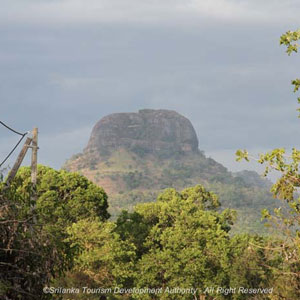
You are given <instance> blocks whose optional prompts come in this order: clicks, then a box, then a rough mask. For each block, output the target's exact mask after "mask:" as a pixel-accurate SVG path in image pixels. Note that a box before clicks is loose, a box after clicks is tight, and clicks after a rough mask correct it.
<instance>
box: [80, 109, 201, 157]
mask: <svg viewBox="0 0 300 300" xmlns="http://www.w3.org/2000/svg"><path fill="white" fill-rule="evenodd" d="M121 148H123V149H127V150H129V151H132V152H134V153H137V154H140V155H144V154H152V155H155V156H158V157H171V156H172V155H176V154H184V153H197V152H198V139H197V135H196V132H195V130H194V128H193V126H192V124H191V122H190V121H189V120H188V119H187V118H185V117H183V116H182V115H180V114H178V113H177V112H175V111H170V110H153V109H144V110H140V111H139V112H138V113H117V114H111V115H108V116H106V117H104V118H103V119H101V120H100V121H99V122H98V123H97V124H96V125H95V126H94V128H93V131H92V134H91V137H90V140H89V143H88V146H87V148H86V149H85V152H86V153H95V152H96V153H100V154H104V155H105V154H108V153H113V152H114V151H116V150H118V149H121Z"/></svg>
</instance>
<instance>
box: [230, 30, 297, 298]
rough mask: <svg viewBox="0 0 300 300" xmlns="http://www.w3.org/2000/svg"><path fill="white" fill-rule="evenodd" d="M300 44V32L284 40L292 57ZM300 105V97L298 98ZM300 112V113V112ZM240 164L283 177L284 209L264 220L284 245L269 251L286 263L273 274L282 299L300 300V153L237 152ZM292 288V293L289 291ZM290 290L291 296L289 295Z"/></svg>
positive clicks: (279, 189)
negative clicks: (281, 282) (254, 164)
mask: <svg viewBox="0 0 300 300" xmlns="http://www.w3.org/2000/svg"><path fill="white" fill-rule="evenodd" d="M298 40H300V30H297V31H288V32H286V33H285V34H283V35H282V36H281V38H280V44H281V45H285V46H286V47H287V50H286V52H287V53H288V55H291V54H292V53H293V52H298V47H299V45H298V44H297V41H298ZM292 85H293V86H294V92H297V91H298V90H299V88H300V79H294V80H292ZM298 102H299V103H300V97H299V98H298ZM298 111H300V109H298ZM236 155H237V161H240V160H242V159H244V160H246V161H249V160H250V159H253V160H256V161H257V162H258V163H260V164H263V165H264V166H265V171H264V176H267V175H268V173H269V172H270V171H272V170H275V171H278V172H280V174H281V176H280V178H279V179H278V180H277V182H276V183H275V184H274V185H273V186H272V189H271V192H272V193H273V195H274V197H276V198H278V199H280V200H282V205H281V206H280V207H277V208H275V209H274V211H273V212H270V211H269V210H266V209H264V210H263V211H262V216H263V218H264V219H267V220H269V221H270V223H272V224H273V225H274V226H275V227H276V229H277V232H279V234H280V236H281V241H280V243H279V244H277V245H276V246H275V247H272V248H270V249H269V251H271V252H272V253H273V255H276V253H277V254H278V253H279V254H280V255H281V256H282V258H283V259H282V263H281V264H280V265H279V267H278V266H277V267H276V268H274V267H273V272H275V273H277V274H278V275H277V276H279V277H280V278H281V279H283V280H284V283H285V286H279V287H278V288H279V291H278V293H279V295H281V296H282V297H287V298H289V299H299V298H300V198H299V187H300V174H299V163H300V151H299V150H297V149H296V148H293V149H292V151H291V154H288V153H287V152H286V150H285V149H284V148H278V149H274V150H272V151H269V152H267V153H265V154H261V155H260V156H259V157H258V158H256V157H253V156H251V155H249V153H248V152H247V150H238V151H237V152H236ZM286 286H288V287H289V289H287V288H286ZM287 290H289V291H288V293H289V294H288V295H287Z"/></svg>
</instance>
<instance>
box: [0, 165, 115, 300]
mask: <svg viewBox="0 0 300 300" xmlns="http://www.w3.org/2000/svg"><path fill="white" fill-rule="evenodd" d="M30 178H31V177H30V168H22V169H21V170H20V171H19V172H18V174H17V177H16V178H15V180H14V181H13V184H12V185H11V186H10V188H9V189H5V188H4V184H1V186H0V201H1V203H0V209H1V210H0V243H1V246H0V248H1V249H0V262H1V263H0V269H1V272H0V295H1V294H3V293H4V294H5V295H6V297H8V298H5V299H48V298H49V297H47V295H46V294H43V292H42V288H43V287H44V286H45V285H46V284H48V283H49V281H50V279H51V278H53V277H56V276H58V275H61V274H62V273H63V272H64V271H65V270H67V269H68V268H70V267H71V266H72V263H73V258H74V256H75V254H76V253H77V252H78V249H77V248H76V247H74V246H73V245H72V244H71V243H70V242H69V241H68V240H67V238H68V236H69V234H68V232H67V228H68V226H71V225H72V224H76V223H77V222H78V221H79V220H81V219H85V218H88V217H97V218H99V220H102V221H104V220H106V219H107V218H108V217H109V214H108V213H107V196H106V194H105V192H104V191H103V189H101V188H100V187H97V186H96V185H94V184H93V183H91V182H90V181H88V180H87V179H86V178H85V177H83V176H81V175H79V174H76V173H68V172H65V171H55V170H53V169H51V168H48V167H44V166H39V167H38V182H37V186H36V194H34V191H33V188H32V184H31V182H30Z"/></svg>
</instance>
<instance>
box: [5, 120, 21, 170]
mask: <svg viewBox="0 0 300 300" xmlns="http://www.w3.org/2000/svg"><path fill="white" fill-rule="evenodd" d="M0 122H1V121H0ZM26 134H27V132H26V133H24V134H22V136H21V138H20V139H19V141H18V143H17V144H16V145H15V146H14V147H13V149H12V150H11V151H10V152H9V153H8V155H7V156H6V157H5V158H4V160H3V161H2V162H1V164H0V168H1V167H2V165H3V164H4V163H5V162H6V161H7V160H8V159H9V157H10V156H11V155H12V154H13V153H14V151H15V150H16V149H17V147H18V146H19V145H20V143H21V142H22V140H23V139H24V137H25V135H26Z"/></svg>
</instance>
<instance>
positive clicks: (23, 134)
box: [0, 121, 26, 136]
mask: <svg viewBox="0 0 300 300" xmlns="http://www.w3.org/2000/svg"><path fill="white" fill-rule="evenodd" d="M0 124H1V125H3V126H4V127H6V128H7V129H8V130H10V131H12V132H14V133H16V134H18V135H22V136H25V135H26V133H21V132H18V131H16V130H14V129H12V128H11V127H9V126H7V125H6V124H5V123H3V122H2V121H0Z"/></svg>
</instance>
